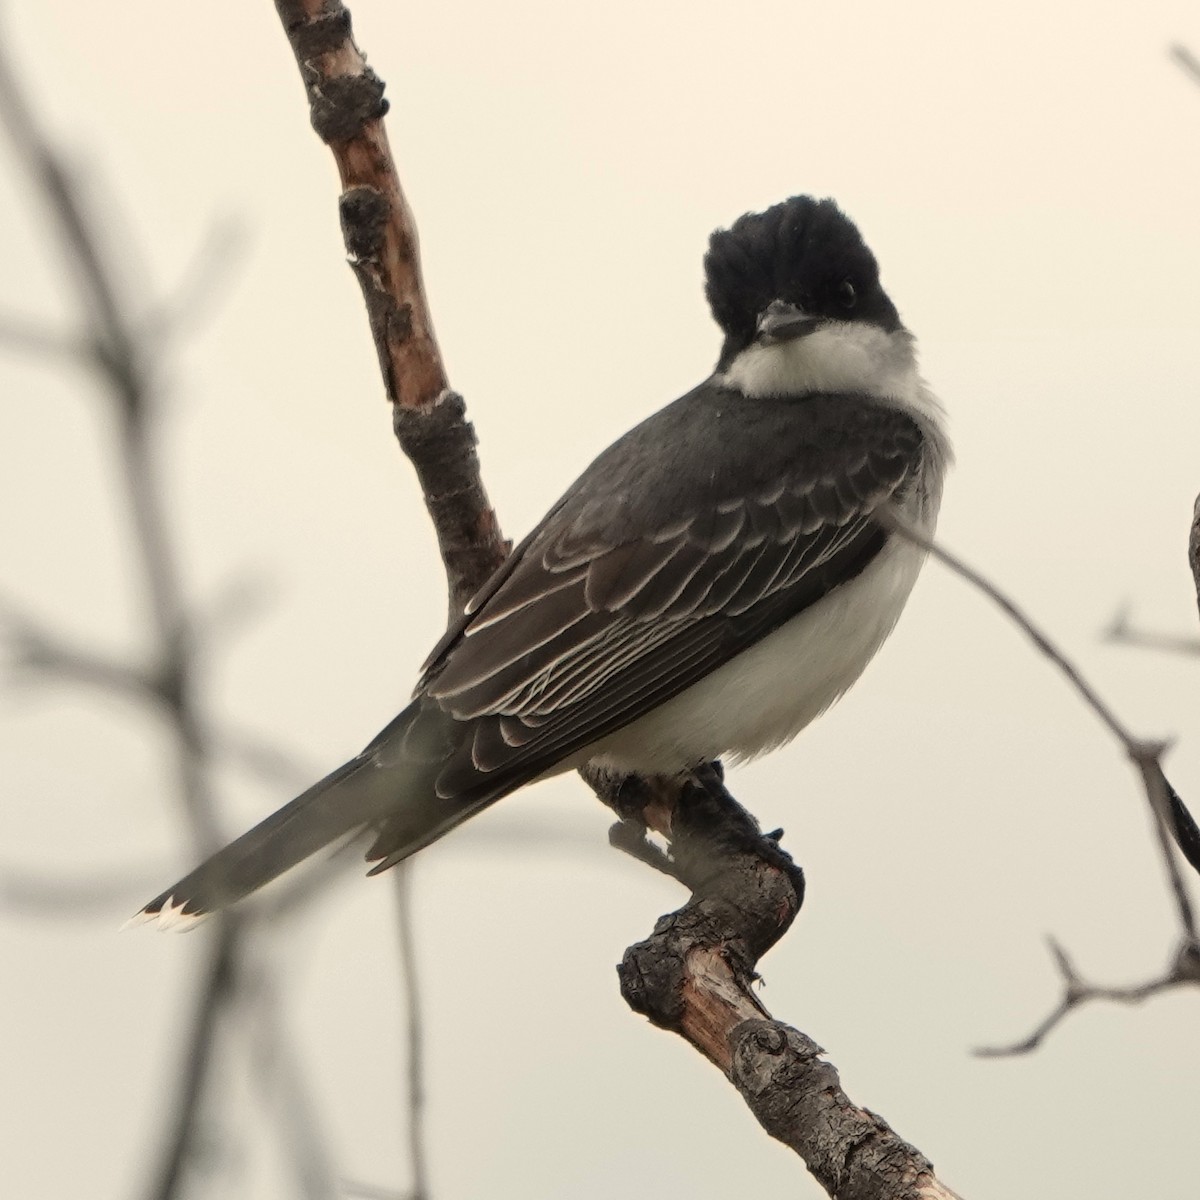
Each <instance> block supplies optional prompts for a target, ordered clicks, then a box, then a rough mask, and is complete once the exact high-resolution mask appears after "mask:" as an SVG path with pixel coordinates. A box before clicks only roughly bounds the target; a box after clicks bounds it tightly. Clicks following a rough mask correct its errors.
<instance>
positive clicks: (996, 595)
mask: <svg viewBox="0 0 1200 1200" xmlns="http://www.w3.org/2000/svg"><path fill="white" fill-rule="evenodd" d="M876 516H877V519H878V520H879V522H880V524H882V525H884V526H885V527H887V528H889V529H891V530H894V531H895V532H897V533H899V534H900V535H901V536H903V537H905V538H907V539H908V540H909V541H912V542H914V543H916V544H917V545H918V546H921V547H922V548H923V549H925V550H927V551H928V552H929V553H930V554H931V555H932V556H933V557H934V558H936V559H937V560H938V561H939V562H941V563H942V564H943V565H944V566H946V567H948V568H949V569H950V570H951V571H952V572H953V573H954V574H956V575H958V576H959V577H960V578H962V579H965V580H966V581H967V582H968V583H970V584H971V585H972V586H973V587H975V588H976V589H977V590H978V591H980V592H982V593H983V594H984V595H985V596H987V597H988V599H990V600H991V601H992V602H993V603H994V604H996V605H997V606H998V607H999V608H1000V609H1002V610H1003V611H1004V612H1005V613H1006V614H1007V615H1008V616H1009V617H1010V618H1011V619H1012V620H1013V622H1014V623H1015V624H1016V625H1017V626H1018V628H1020V629H1021V630H1022V631H1023V632H1024V633H1025V634H1026V635H1027V636H1028V637H1029V638H1030V640H1031V641H1032V642H1033V643H1034V645H1035V646H1037V648H1038V649H1039V650H1040V651H1041V652H1042V653H1043V654H1044V655H1045V656H1046V657H1047V658H1048V659H1049V660H1050V661H1051V662H1052V663H1053V664H1054V665H1055V666H1056V667H1058V669H1059V670H1060V671H1061V672H1062V673H1063V674H1064V675H1065V676H1066V677H1067V679H1068V681H1069V682H1070V683H1071V685H1072V686H1073V687H1074V688H1075V690H1076V692H1078V694H1079V695H1080V696H1081V697H1082V699H1083V701H1084V703H1085V704H1086V705H1087V707H1088V708H1090V709H1091V710H1092V712H1093V713H1095V714H1096V716H1097V717H1098V718H1099V719H1100V721H1101V722H1102V723H1103V724H1104V725H1105V726H1106V728H1108V730H1109V731H1110V732H1111V733H1112V734H1113V735H1114V736H1115V737H1116V738H1117V740H1118V741H1119V742H1120V743H1121V746H1122V748H1123V749H1124V751H1125V753H1126V754H1127V755H1128V756H1129V758H1130V760H1131V761H1132V762H1133V764H1134V766H1135V767H1136V768H1137V770H1138V774H1139V775H1140V777H1141V780H1142V787H1143V790H1144V792H1145V795H1146V800H1147V802H1148V804H1149V806H1150V812H1151V814H1152V817H1153V820H1154V829H1155V834H1156V837H1157V840H1158V845H1159V849H1160V852H1161V855H1162V860H1163V867H1164V870H1165V871H1166V874H1167V880H1168V883H1169V885H1170V889H1171V894H1172V897H1173V898H1174V901H1175V908H1176V912H1177V913H1178V916H1179V923H1180V926H1181V927H1182V930H1183V946H1184V950H1183V951H1182V952H1181V955H1182V957H1181V959H1180V961H1184V960H1186V959H1187V956H1188V955H1191V954H1195V953H1200V943H1198V942H1197V936H1196V918H1195V914H1194V912H1193V908H1192V903H1191V899H1190V897H1189V894H1188V890H1187V886H1186V885H1185V883H1184V881H1183V876H1182V874H1181V872H1180V870H1179V862H1178V859H1177V856H1176V847H1175V845H1174V843H1173V842H1172V838H1171V833H1170V830H1171V828H1172V826H1173V819H1172V814H1171V809H1170V796H1171V793H1170V785H1169V784H1168V783H1167V780H1166V776H1165V775H1164V774H1163V770H1162V763H1161V759H1162V755H1163V753H1164V752H1165V750H1166V748H1167V743H1165V742H1154V741H1149V740H1146V739H1144V738H1138V737H1135V736H1134V734H1133V733H1131V732H1130V731H1129V729H1128V728H1126V726H1125V725H1124V723H1123V722H1122V721H1120V720H1119V718H1118V717H1117V716H1116V714H1115V713H1114V712H1113V710H1112V709H1111V708H1109V707H1108V705H1107V704H1105V702H1104V701H1103V700H1101V699H1100V696H1099V694H1098V693H1097V692H1096V690H1095V688H1093V687H1092V685H1091V684H1090V683H1089V682H1088V681H1087V680H1086V679H1085V678H1084V676H1083V674H1082V673H1081V672H1080V670H1079V668H1078V667H1076V666H1075V664H1074V663H1073V662H1071V660H1070V659H1069V658H1067V656H1066V655H1065V654H1064V653H1063V651H1061V650H1060V649H1059V648H1058V647H1057V646H1056V645H1055V644H1054V643H1053V642H1052V641H1051V640H1050V638H1049V636H1048V635H1047V634H1045V633H1044V632H1043V631H1042V630H1041V629H1040V628H1039V627H1038V626H1037V625H1036V624H1034V621H1033V619H1032V618H1031V617H1030V616H1029V615H1028V614H1027V613H1026V612H1025V611H1024V610H1023V609H1022V608H1021V607H1020V606H1019V605H1018V604H1017V603H1016V601H1015V600H1013V599H1012V598H1011V597H1009V596H1008V595H1006V594H1005V593H1004V592H1003V591H1001V589H1000V588H999V587H997V586H996V584H994V583H993V582H992V581H991V580H990V579H988V578H987V577H986V576H984V575H981V574H980V573H979V572H978V571H976V570H975V569H974V568H973V567H970V566H968V565H967V564H966V563H965V562H964V561H963V560H962V559H961V558H959V557H958V556H957V555H956V554H953V553H952V552H951V551H949V550H947V549H945V547H943V546H940V545H939V544H938V543H936V542H935V541H934V540H933V539H932V538H930V537H927V536H926V535H925V534H923V533H921V532H920V531H919V530H917V529H914V528H913V527H912V526H911V525H910V524H909V523H908V522H907V521H905V520H904V519H903V518H902V517H901V516H900V515H899V513H897V512H896V511H895V509H893V508H887V509H882V510H879V511H878V512H877V514H876ZM1176 803H1180V802H1179V801H1178V798H1177V797H1176ZM1055 953H1056V955H1057V956H1058V958H1059V964H1060V967H1062V969H1063V971H1064V974H1065V975H1067V978H1068V984H1069V986H1068V996H1067V998H1066V999H1064V1001H1063V1004H1062V1005H1060V1009H1058V1010H1056V1011H1055V1012H1054V1013H1052V1014H1051V1015H1050V1016H1049V1017H1048V1018H1047V1019H1046V1021H1045V1022H1043V1024H1042V1025H1041V1026H1039V1027H1038V1030H1035V1032H1034V1034H1033V1035H1031V1037H1030V1038H1029V1039H1026V1041H1025V1042H1022V1043H1019V1044H1018V1045H1019V1046H1022V1047H1024V1046H1027V1045H1028V1046H1030V1047H1032V1046H1035V1045H1037V1044H1038V1042H1039V1041H1040V1040H1041V1038H1042V1037H1044V1036H1045V1034H1046V1033H1047V1032H1049V1030H1050V1029H1052V1028H1053V1027H1054V1026H1055V1025H1056V1024H1057V1023H1058V1022H1059V1021H1060V1020H1061V1019H1062V1017H1063V1016H1065V1015H1066V1013H1067V1012H1069V1011H1070V1010H1071V1009H1072V1008H1074V1007H1075V1006H1076V1005H1077V1004H1078V1003H1081V1002H1082V1000H1080V999H1072V998H1071V996H1072V992H1071V986H1070V983H1071V981H1073V980H1077V976H1076V975H1075V974H1074V972H1073V971H1070V972H1069V973H1068V964H1067V959H1066V956H1065V954H1063V953H1062V952H1060V951H1059V950H1058V949H1057V948H1055ZM1198 979H1200V977H1197V978H1193V977H1192V976H1190V975H1189V976H1188V977H1187V978H1185V979H1180V980H1178V981H1176V980H1173V979H1172V978H1171V977H1169V976H1167V977H1164V979H1162V980H1156V981H1153V982H1151V983H1148V984H1145V985H1142V986H1141V988H1140V989H1137V988H1135V989H1130V990H1129V991H1130V993H1131V994H1132V992H1140V993H1143V994H1144V995H1152V994H1154V993H1155V992H1156V991H1161V990H1163V988H1164V987H1166V986H1174V983H1175V982H1197V981H1198ZM1085 992H1086V994H1085V995H1084V996H1083V999H1090V998H1092V997H1095V996H1100V995H1105V994H1107V991H1106V989H1096V988H1087V989H1085ZM1144 995H1143V998H1144ZM989 1053H993V1054H998V1053H1001V1051H990V1052H989Z"/></svg>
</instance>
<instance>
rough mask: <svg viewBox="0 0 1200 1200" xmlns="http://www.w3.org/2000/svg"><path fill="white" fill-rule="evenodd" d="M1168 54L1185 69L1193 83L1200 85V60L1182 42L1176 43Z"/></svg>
mask: <svg viewBox="0 0 1200 1200" xmlns="http://www.w3.org/2000/svg"><path fill="white" fill-rule="evenodd" d="M1168 53H1169V54H1170V55H1171V57H1172V58H1173V59H1174V60H1175V62H1176V63H1177V64H1178V65H1179V66H1180V67H1182V68H1183V71H1184V73H1185V74H1186V75H1188V76H1189V77H1190V78H1191V80H1192V82H1193V83H1200V58H1197V57H1196V56H1195V55H1194V54H1193V53H1192V52H1191V51H1190V50H1189V49H1188V48H1187V47H1186V46H1185V45H1183V43H1182V42H1175V43H1174V44H1173V45H1172V46H1171V48H1170V50H1169V51H1168Z"/></svg>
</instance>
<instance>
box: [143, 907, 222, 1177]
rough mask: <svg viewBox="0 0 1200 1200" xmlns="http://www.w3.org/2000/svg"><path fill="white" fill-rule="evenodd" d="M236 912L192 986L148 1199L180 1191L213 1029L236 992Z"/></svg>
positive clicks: (211, 1055) (212, 1053)
mask: <svg viewBox="0 0 1200 1200" xmlns="http://www.w3.org/2000/svg"><path fill="white" fill-rule="evenodd" d="M241 932H242V926H241V923H240V919H239V918H238V916H237V915H236V914H233V915H228V916H226V917H225V918H223V919H222V920H221V921H220V922H219V923H218V924H217V926H216V932H215V935H214V936H213V938H212V939H210V943H209V958H208V965H207V967H206V968H205V970H204V971H203V973H202V976H201V981H200V983H199V986H198V987H196V988H194V989H193V995H194V1009H193V1012H192V1020H191V1030H190V1032H189V1034H188V1035H187V1042H186V1049H185V1051H184V1056H183V1064H182V1068H181V1070H180V1074H179V1077H178V1079H177V1080H176V1085H175V1092H176V1094H175V1099H174V1103H173V1105H172V1106H171V1108H170V1113H171V1117H170V1120H169V1123H168V1130H167V1136H166V1139H165V1141H164V1142H163V1145H162V1147H161V1149H160V1151H159V1164H158V1167H157V1169H156V1170H155V1171H154V1172H153V1173H152V1179H153V1182H152V1183H151V1185H150V1189H149V1191H148V1193H147V1195H148V1196H149V1197H150V1198H151V1200H172V1198H173V1197H176V1196H180V1195H182V1194H183V1190H184V1184H185V1182H186V1174H187V1167H188V1159H189V1157H190V1154H191V1151H192V1149H193V1147H194V1143H195V1137H196V1132H197V1127H198V1125H199V1122H200V1117H201V1113H202V1105H203V1100H204V1094H205V1088H206V1085H207V1084H208V1082H209V1080H210V1078H211V1076H212V1068H213V1060H214V1059H215V1057H216V1050H217V1046H218V1037H217V1033H218V1027H219V1024H220V1021H221V1018H222V1016H223V1014H224V1012H225V1010H226V1009H227V1008H228V1007H229V1006H230V1005H231V1004H232V1002H233V1000H234V998H235V997H236V995H237V989H238V984H239V978H238V976H239V954H240V949H241V939H240V934H241Z"/></svg>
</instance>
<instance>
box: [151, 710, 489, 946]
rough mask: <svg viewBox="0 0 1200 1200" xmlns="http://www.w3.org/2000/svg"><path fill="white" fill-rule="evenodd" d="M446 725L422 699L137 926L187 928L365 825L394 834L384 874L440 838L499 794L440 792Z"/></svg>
mask: <svg viewBox="0 0 1200 1200" xmlns="http://www.w3.org/2000/svg"><path fill="white" fill-rule="evenodd" d="M447 722H450V718H448V717H445V716H444V715H443V714H441V713H436V712H435V713H431V712H430V711H429V710H428V708H426V707H425V706H423V705H422V704H421V702H420V701H415V702H414V703H413V704H411V705H410V706H409V707H408V708H407V709H405V710H404V712H402V713H401V714H400V715H399V716H398V717H397V718H396V719H395V720H394V721H393V722H392V723H391V724H390V725H389V726H388V727H387V728H386V729H385V730H384V731H383V732H382V733H381V734H380V735H379V736H378V737H377V738H376V739H375V740H374V741H373V742H372V743H371V744H370V745H369V746H368V747H367V748H366V750H364V751H363V752H362V754H360V755H359V756H358V757H357V758H353V759H351V760H350V761H349V762H348V763H344V764H343V765H342V766H340V767H338V769H337V770H336V771H333V772H331V773H330V774H329V775H326V776H325V778H324V779H322V780H320V781H319V782H318V783H314V784H313V786H312V787H310V788H309V789H308V790H307V791H306V792H304V793H303V794H301V795H299V796H297V797H296V799H295V800H293V801H292V802H291V803H290V804H285V805H284V806H283V808H281V809H280V810H279V811H278V812H275V813H272V814H271V816H269V817H267V819H266V820H265V821H262V822H261V823H260V824H258V825H256V826H255V827H254V828H253V829H251V830H250V831H249V832H248V833H244V834H242V836H241V837H240V838H238V839H237V840H236V841H235V842H231V843H230V844H229V845H228V846H226V847H225V848H224V849H223V850H219V851H218V852H217V853H216V854H214V855H213V856H212V857H211V858H209V859H208V860H207V861H206V862H203V863H201V864H200V866H198V867H197V868H196V869H195V870H194V871H192V872H191V874H190V875H186V876H184V878H183V879H181V880H180V881H179V882H178V883H176V884H175V885H174V886H173V887H169V888H167V890H166V891H165V892H163V893H162V894H161V895H159V896H156V897H155V898H154V899H153V900H151V901H150V903H149V904H147V905H146V907H145V908H143V909H142V910H141V912H140V913H138V914H137V916H135V917H134V918H133V920H132V921H131V922H130V924H139V923H141V922H143V921H154V920H157V921H158V923H159V927H160V928H163V929H167V928H178V929H184V928H190V927H191V926H193V925H195V924H196V922H197V921H198V920H200V919H202V918H203V917H206V916H208V915H209V914H211V913H214V912H217V911H219V910H220V909H223V908H227V907H228V906H229V905H231V904H234V903H236V902H237V901H238V900H241V899H242V898H243V897H245V896H248V895H249V894H250V893H251V892H253V891H256V890H257V889H258V888H260V887H263V886H264V885H266V884H268V883H270V882H271V881H272V880H273V879H275V878H277V877H278V876H280V875H282V874H283V873H284V872H285V871H287V870H290V869H291V868H292V867H294V866H296V865H297V864H298V863H300V862H303V860H304V859H306V858H308V857H310V856H311V855H313V854H316V853H317V851H318V850H321V849H322V848H324V847H325V846H328V845H330V844H331V843H332V842H335V841H337V840H338V839H340V838H343V837H345V836H346V835H348V834H351V833H353V832H356V831H358V830H361V829H364V828H366V827H372V828H374V829H376V831H377V832H379V831H386V832H387V833H388V837H387V842H386V844H387V850H386V852H382V853H381V852H379V851H378V850H373V851H372V852H369V854H368V857H369V858H372V859H375V858H382V859H384V861H383V862H381V863H380V864H379V865H378V866H377V867H376V868H375V870H377V871H378V870H383V869H384V868H385V867H389V866H392V865H394V864H395V863H397V862H399V861H400V860H401V859H403V858H406V857H407V856H408V855H409V854H411V853H413V852H414V851H416V850H419V849H420V848H421V847H422V846H427V845H428V844H429V843H430V842H433V841H436V840H437V839H438V838H439V837H441V836H442V835H443V834H444V833H448V832H449V831H450V830H451V829H452V828H454V826H456V825H459V824H461V823H462V822H463V821H465V820H466V819H467V818H468V817H469V816H471V815H473V814H474V813H476V812H478V811H479V810H480V809H481V808H484V807H486V806H487V805H488V804H490V803H491V802H492V801H493V800H495V799H497V798H498V793H497V792H491V793H487V794H480V793H471V794H468V795H464V796H462V797H454V798H449V799H447V798H443V797H439V796H438V795H437V794H436V792H435V788H434V784H435V780H436V777H437V774H438V771H439V770H440V767H441V762H440V755H439V753H437V750H438V749H439V748H440V746H441V745H444V744H445V743H446V739H447V733H448V730H447ZM450 723H451V724H452V722H450ZM431 751H432V752H431ZM381 840H382V839H381ZM379 844H380V843H379V842H378V841H377V843H376V845H377V846H378V845H379Z"/></svg>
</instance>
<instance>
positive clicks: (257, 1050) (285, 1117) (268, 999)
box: [245, 967, 338, 1200]
mask: <svg viewBox="0 0 1200 1200" xmlns="http://www.w3.org/2000/svg"><path fill="white" fill-rule="evenodd" d="M245 999H246V1000H247V1001H248V1005H247V1007H248V1008H249V1009H250V1012H249V1014H248V1015H249V1018H250V1022H251V1025H252V1029H251V1034H250V1045H251V1049H252V1052H253V1056H254V1059H255V1060H256V1069H255V1071H254V1074H255V1077H256V1079H257V1081H258V1082H259V1084H260V1085H261V1086H262V1087H263V1089H264V1091H265V1092H266V1093H267V1099H268V1100H269V1101H270V1102H271V1103H272V1104H273V1105H274V1106H275V1109H276V1114H277V1116H278V1120H279V1134H280V1141H281V1142H282V1145H283V1151H284V1159H285V1161H286V1162H287V1163H288V1164H290V1166H291V1167H292V1170H293V1173H294V1175H295V1178H296V1194H297V1195H298V1196H300V1197H302V1198H303V1200H333V1198H334V1197H336V1196H337V1193H338V1186H337V1172H336V1171H335V1170H334V1167H333V1158H332V1155H331V1153H330V1150H329V1146H328V1145H327V1144H326V1139H325V1133H324V1130H323V1129H322V1128H321V1123H320V1121H319V1119H318V1118H317V1114H316V1109H315V1107H314V1105H313V1103H312V1101H311V1100H310V1098H309V1094H308V1085H307V1083H306V1081H305V1080H304V1077H303V1073H302V1071H301V1068H300V1063H299V1062H298V1061H297V1058H296V1055H295V1053H294V1052H293V1048H292V1039H291V1037H290V1036H289V1035H288V1033H287V1029H286V1026H285V1023H284V1019H283V1013H282V1011H281V1008H282V1006H281V1004H280V1000H279V996H278V992H277V989H276V987H275V985H274V979H273V973H272V972H270V971H266V970H263V969H262V968H261V967H260V968H259V969H258V970H257V972H256V978H255V979H254V980H253V981H252V982H251V983H250V985H249V987H248V988H247V994H246V996H245Z"/></svg>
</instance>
